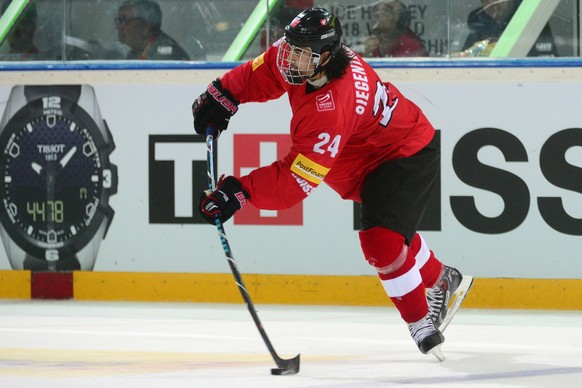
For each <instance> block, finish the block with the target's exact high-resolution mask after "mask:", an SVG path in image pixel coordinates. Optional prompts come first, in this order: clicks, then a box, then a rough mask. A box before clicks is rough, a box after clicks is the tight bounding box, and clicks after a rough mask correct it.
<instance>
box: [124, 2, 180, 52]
mask: <svg viewBox="0 0 582 388" xmlns="http://www.w3.org/2000/svg"><path fill="white" fill-rule="evenodd" d="M115 28H117V31H118V35H119V41H120V42H121V43H125V44H126V45H128V46H129V47H130V48H131V51H130V52H129V54H128V55H127V59H162V60H164V59H166V60H188V59H189V56H188V54H187V53H186V51H184V49H183V48H182V47H181V46H180V45H179V44H178V42H176V40H174V39H173V38H172V37H170V36H169V35H168V34H166V33H165V32H163V31H162V10H161V9H160V6H159V5H158V4H157V3H156V2H154V1H151V0H127V1H125V2H124V3H123V4H121V6H120V7H119V15H118V17H116V18H115Z"/></svg>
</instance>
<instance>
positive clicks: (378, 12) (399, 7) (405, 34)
mask: <svg viewBox="0 0 582 388" xmlns="http://www.w3.org/2000/svg"><path fill="white" fill-rule="evenodd" d="M410 21H411V17H410V12H409V11H408V8H407V7H406V5H404V4H402V3H401V2H400V1H398V0H383V1H380V2H378V3H376V4H375V5H374V6H373V7H372V21H371V27H372V33H373V35H372V36H370V37H369V38H368V39H367V40H366V41H365V42H364V47H365V48H364V53H363V55H364V56H367V57H427V56H428V55H429V54H428V51H427V49H426V47H425V46H424V43H423V42H422V39H420V37H419V36H418V35H416V34H415V33H414V31H412V29H411V28H410Z"/></svg>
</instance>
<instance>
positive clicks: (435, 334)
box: [408, 314, 445, 361]
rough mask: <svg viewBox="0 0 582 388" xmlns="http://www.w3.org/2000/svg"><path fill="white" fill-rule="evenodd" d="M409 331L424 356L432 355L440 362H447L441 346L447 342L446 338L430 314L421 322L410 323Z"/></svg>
mask: <svg viewBox="0 0 582 388" xmlns="http://www.w3.org/2000/svg"><path fill="white" fill-rule="evenodd" d="M408 330H410V335H411V336H412V339H413V340H414V342H416V345H417V346H418V349H419V350H420V351H421V352H422V353H423V354H432V355H433V356H435V357H436V358H437V360H439V361H444V360H445V356H444V355H443V351H442V350H441V344H442V343H443V342H445V337H444V336H443V334H442V333H441V332H440V331H439V329H437V328H436V327H435V324H434V322H433V320H432V318H431V317H430V314H427V315H426V316H425V317H424V318H422V319H421V320H420V321H417V322H413V323H409V324H408Z"/></svg>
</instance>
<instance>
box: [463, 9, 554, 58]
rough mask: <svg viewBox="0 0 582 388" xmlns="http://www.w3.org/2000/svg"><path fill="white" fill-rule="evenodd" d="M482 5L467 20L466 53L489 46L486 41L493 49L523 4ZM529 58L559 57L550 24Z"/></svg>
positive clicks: (464, 49)
mask: <svg viewBox="0 0 582 388" xmlns="http://www.w3.org/2000/svg"><path fill="white" fill-rule="evenodd" d="M481 3H482V4H483V6H482V7H479V8H477V9H475V10H473V11H471V13H470V14H469V17H468V20H467V24H468V27H469V30H470V31H471V32H470V33H469V36H467V40H466V41H465V44H464V46H463V49H462V50H463V51H465V52H471V50H473V51H476V50H475V49H474V48H475V47H476V45H480V44H481V46H482V47H485V46H487V44H483V42H484V41H487V42H486V43H489V46H490V47H489V49H491V48H492V47H491V44H495V42H497V40H498V39H499V37H500V36H501V34H502V33H503V31H504V30H505V28H506V27H507V25H508V24H509V21H510V20H511V18H512V17H513V15H514V14H515V12H516V11H517V8H518V7H519V5H520V4H521V0H481ZM528 56H529V57H540V56H545V57H553V56H558V51H557V50H556V43H555V42H554V37H553V35H552V31H551V29H550V26H549V24H546V25H545V26H544V29H543V30H542V32H541V33H540V35H539V37H538V38H537V40H536V41H535V43H534V45H533V47H532V48H531V50H530V51H529V53H528Z"/></svg>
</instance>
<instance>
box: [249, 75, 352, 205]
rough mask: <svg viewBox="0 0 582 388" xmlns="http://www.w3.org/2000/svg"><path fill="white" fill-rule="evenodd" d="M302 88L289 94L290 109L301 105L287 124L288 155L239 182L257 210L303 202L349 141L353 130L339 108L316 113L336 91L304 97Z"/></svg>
mask: <svg viewBox="0 0 582 388" xmlns="http://www.w3.org/2000/svg"><path fill="white" fill-rule="evenodd" d="M306 87H307V86H306V85H302V86H297V87H295V88H293V89H292V90H290V91H289V98H290V99H291V100H292V105H295V106H297V105H301V107H300V108H299V109H296V110H295V114H294V115H293V118H292V120H291V138H292V143H293V146H292V147H291V150H290V151H289V153H288V154H287V155H286V156H285V157H284V158H283V159H281V160H279V161H277V162H275V163H273V164H271V165H269V166H265V167H261V168H258V169H256V170H254V171H253V172H251V173H250V174H249V175H248V176H245V177H242V178H241V182H242V184H243V187H244V188H245V189H246V190H247V191H248V192H249V194H250V202H251V203H252V204H253V205H255V206H256V207H258V208H260V209H284V208H288V207H291V206H293V205H294V204H296V203H298V202H300V201H302V200H303V199H305V198H306V197H307V196H308V195H309V194H311V192H312V191H313V190H314V189H315V188H316V187H317V186H319V184H321V182H323V180H324V179H325V177H326V175H327V174H328V172H329V171H330V170H331V168H332V166H333V165H334V164H335V161H336V160H337V158H338V157H339V155H340V153H341V151H342V149H343V147H344V145H345V143H346V142H347V139H349V137H350V136H349V135H350V134H349V128H352V127H353V126H351V125H346V122H348V121H349V120H348V121H346V118H345V111H344V107H343V105H341V104H335V106H334V108H335V109H333V110H331V109H330V110H325V109H322V110H318V109H317V108H318V107H320V108H321V107H326V106H328V105H326V104H328V102H329V101H331V103H333V96H334V95H336V96H337V94H338V91H337V89H335V88H333V87H330V88H324V89H322V90H320V91H317V92H313V93H310V94H305V88H306ZM334 93H335V94H334Z"/></svg>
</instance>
